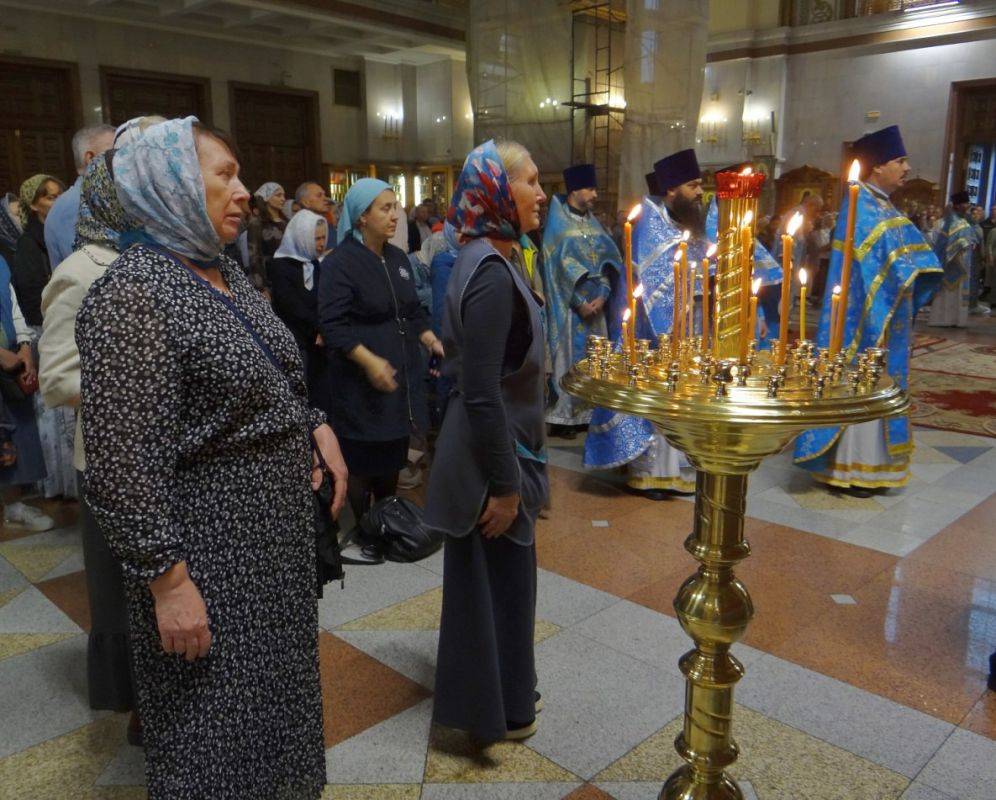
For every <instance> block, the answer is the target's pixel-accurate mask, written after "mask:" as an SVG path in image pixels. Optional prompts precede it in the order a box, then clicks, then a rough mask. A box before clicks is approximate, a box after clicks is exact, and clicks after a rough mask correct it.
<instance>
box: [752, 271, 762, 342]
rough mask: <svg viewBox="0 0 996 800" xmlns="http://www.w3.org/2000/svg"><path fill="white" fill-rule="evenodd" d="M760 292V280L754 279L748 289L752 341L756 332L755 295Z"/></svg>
mask: <svg viewBox="0 0 996 800" xmlns="http://www.w3.org/2000/svg"><path fill="white" fill-rule="evenodd" d="M760 290H761V279H760V278H754V281H753V283H752V284H751V287H750V336H751V338H752V339H753V338H754V334H755V332H756V331H757V293H758V292H759V291H760Z"/></svg>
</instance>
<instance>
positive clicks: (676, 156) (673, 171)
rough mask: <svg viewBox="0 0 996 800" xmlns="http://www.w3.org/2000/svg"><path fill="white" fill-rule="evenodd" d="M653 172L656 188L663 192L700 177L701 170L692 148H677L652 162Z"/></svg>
mask: <svg viewBox="0 0 996 800" xmlns="http://www.w3.org/2000/svg"><path fill="white" fill-rule="evenodd" d="M654 174H655V175H656V176H657V188H658V189H660V193H661V194H664V193H665V192H666V191H668V190H669V189H673V188H674V187H675V186H681V184H683V183H688V182H689V181H694V180H696V179H697V178H701V177H702V170H700V169H699V161H698V159H697V158H696V157H695V151H694V150H679V151H678V152H677V153H672V154H671V155H669V156H667V157H666V158H662V159H661V160H660V161H658V162H657V163H656V164H654Z"/></svg>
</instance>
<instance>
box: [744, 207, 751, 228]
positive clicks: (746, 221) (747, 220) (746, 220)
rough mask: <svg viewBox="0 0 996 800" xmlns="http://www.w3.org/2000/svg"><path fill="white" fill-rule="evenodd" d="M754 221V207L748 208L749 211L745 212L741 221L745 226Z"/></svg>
mask: <svg viewBox="0 0 996 800" xmlns="http://www.w3.org/2000/svg"><path fill="white" fill-rule="evenodd" d="M753 221H754V209H752V208H749V209H747V213H746V214H744V220H743V222H742V223H741V224H742V225H743V226H744V227H745V228H746V227H747V226H748V225H750V224H751V223H752V222H753Z"/></svg>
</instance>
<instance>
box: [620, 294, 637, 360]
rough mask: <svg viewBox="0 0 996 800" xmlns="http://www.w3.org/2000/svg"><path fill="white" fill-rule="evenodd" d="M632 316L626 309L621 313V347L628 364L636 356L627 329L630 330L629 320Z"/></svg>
mask: <svg viewBox="0 0 996 800" xmlns="http://www.w3.org/2000/svg"><path fill="white" fill-rule="evenodd" d="M632 316H633V312H632V311H630V310H629V309H628V308H627V309H626V310H625V311H623V318H622V333H623V337H622V344H623V347H624V348H626V355H627V357H628V358H629V360H630V363H632V362H633V357H634V356H635V355H636V352H635V350H636V348H635V346H634V344H633V337H632V336H631V332H630V329H629V328H630V319H631V318H632Z"/></svg>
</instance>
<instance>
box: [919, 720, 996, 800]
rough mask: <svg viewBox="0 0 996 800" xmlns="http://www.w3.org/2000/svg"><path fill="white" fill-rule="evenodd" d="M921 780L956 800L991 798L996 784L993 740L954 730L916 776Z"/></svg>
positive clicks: (989, 799) (985, 799) (994, 744)
mask: <svg viewBox="0 0 996 800" xmlns="http://www.w3.org/2000/svg"><path fill="white" fill-rule="evenodd" d="M918 780H919V781H920V782H921V783H925V784H927V785H928V786H930V787H932V788H934V789H939V790H940V791H942V792H946V793H948V794H950V795H951V796H952V797H956V798H958V800H992V798H993V787H996V742H994V741H993V740H992V739H988V738H986V737H984V736H979V735H978V734H975V733H972V732H971V731H964V730H956V731H955V732H954V733H952V734H951V737H950V738H949V739H948V740H947V741H946V742H945V743H944V746H943V747H941V749H940V750H939V751H938V753H937V755H935V756H934V757H933V758H932V759H931V760H930V763H928V764H927V766H926V767H924V768H923V772H921V773H920V775H919V776H918Z"/></svg>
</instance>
